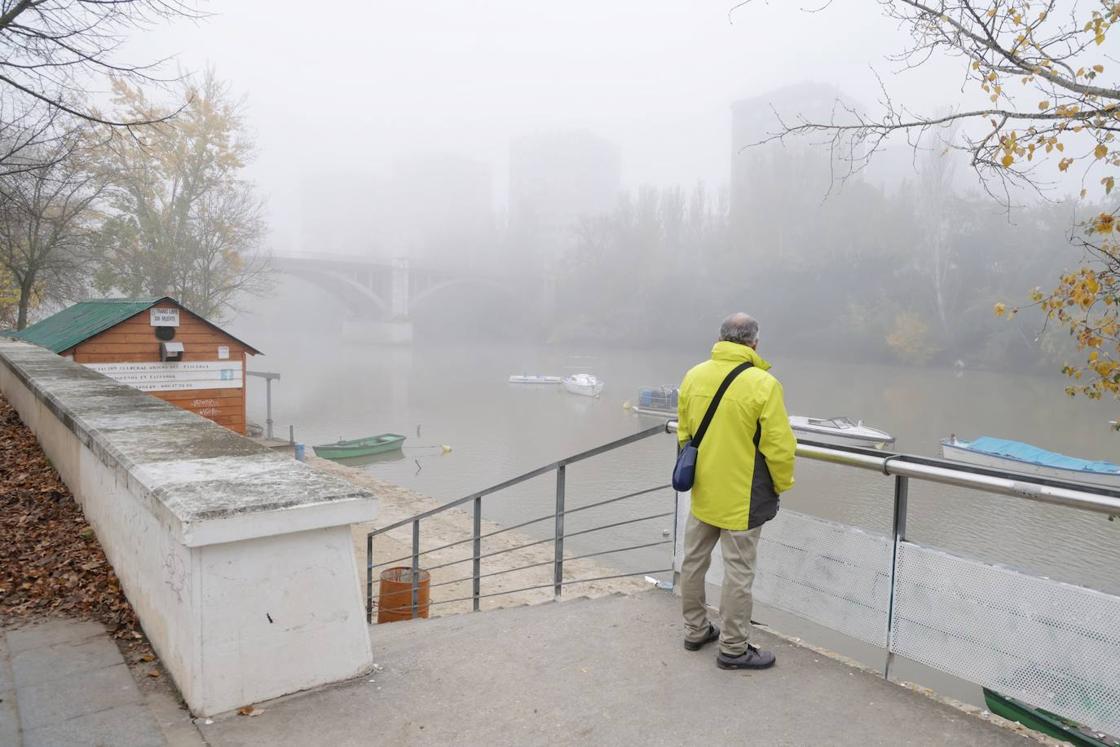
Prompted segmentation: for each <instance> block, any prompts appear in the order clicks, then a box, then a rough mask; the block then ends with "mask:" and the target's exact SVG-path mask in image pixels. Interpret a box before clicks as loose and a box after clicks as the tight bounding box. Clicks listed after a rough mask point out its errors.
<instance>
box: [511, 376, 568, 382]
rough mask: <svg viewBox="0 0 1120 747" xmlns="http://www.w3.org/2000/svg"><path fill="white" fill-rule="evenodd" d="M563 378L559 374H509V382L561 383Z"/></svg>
mask: <svg viewBox="0 0 1120 747" xmlns="http://www.w3.org/2000/svg"><path fill="white" fill-rule="evenodd" d="M563 382H564V380H563V379H562V378H560V377H559V376H534V375H531V374H522V375H520V376H510V377H509V383H511V384H562V383H563Z"/></svg>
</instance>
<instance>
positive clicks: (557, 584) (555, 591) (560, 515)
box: [552, 464, 567, 601]
mask: <svg viewBox="0 0 1120 747" xmlns="http://www.w3.org/2000/svg"><path fill="white" fill-rule="evenodd" d="M566 470H567V467H565V466H564V465H563V464H561V465H560V466H559V467H557V468H556V534H555V537H554V539H553V547H554V549H555V557H554V559H553V562H552V595H553V597H554V598H555V599H556V601H560V591H561V589H562V588H563V585H564V476H565V472H566Z"/></svg>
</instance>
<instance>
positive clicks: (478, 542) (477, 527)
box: [471, 495, 482, 612]
mask: <svg viewBox="0 0 1120 747" xmlns="http://www.w3.org/2000/svg"><path fill="white" fill-rule="evenodd" d="M471 548H472V552H473V553H474V561H473V566H474V567H473V573H474V588H473V590H472V591H473V595H474V600H473V605H474V611H475V612H478V599H479V595H480V593H481V591H482V578H481V575H482V496H481V495H480V496H479V497H477V498H475V499H474V542H473V543H472V545H471Z"/></svg>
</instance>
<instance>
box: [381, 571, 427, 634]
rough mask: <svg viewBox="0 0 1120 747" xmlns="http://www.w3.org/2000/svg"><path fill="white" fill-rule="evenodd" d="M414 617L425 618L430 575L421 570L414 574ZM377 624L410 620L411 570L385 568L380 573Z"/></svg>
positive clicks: (411, 616) (411, 615)
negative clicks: (415, 576)
mask: <svg viewBox="0 0 1120 747" xmlns="http://www.w3.org/2000/svg"><path fill="white" fill-rule="evenodd" d="M416 575H417V578H416V615H415V616H416V617H425V618H426V617H427V616H428V606H429V598H430V597H429V594H430V592H431V589H430V586H431V581H432V577H431V575H430V574H429V573H428V572H427V571H425V570H423V569H421V570H419V571H417V572H416ZM377 594H378V596H377V622H378V624H380V623H388V622H397V621H399V620H411V619H412V618H413V614H412V569H411V568H406V567H396V568H386V569H385V570H383V571H382V572H381V585H380V587H379V589H378V592H377Z"/></svg>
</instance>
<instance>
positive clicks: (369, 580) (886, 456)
mask: <svg viewBox="0 0 1120 747" xmlns="http://www.w3.org/2000/svg"><path fill="white" fill-rule="evenodd" d="M676 430H677V422H676V421H675V420H666V421H665V422H664V423H662V424H660V425H656V426H651V427H649V428H645V429H643V430H641V431H638V432H637V433H634V434H631V435H629V436H626V437H624V438H620V439H616V440H614V441H610V442H608V443H605V444H602V445H600V446H596V447H594V448H592V449H588V450H586V451H582V452H579V453H578V454H573V455H572V456H569V457H566V458H564V459H560V460H558V461H556V462H553V463H551V464H548V465H544V466H541V467H538V468H536V469H533V470H530V471H528V472H525V473H522V474H520V475H518V476H516V477H512V478H510V479H508V480H504V481H502V482H500V483H497V484H495V485H492V486H490V487H488V488H484V489H482V490H479V491H476V492H474V493H471V494H470V495H467V496H464V497H462V498H459V499H456V500H454V501H451V502H449V503H445V504H443V505H442V506H438V507H436V508H434V509H431V510H429V511H425V512H423V513H420V514H417V515H416V516H413V517H411V518H407V519H402V520H401V521H398V522H395V523H393V524H390V525H389V526H386V527H383V528H381V529H375V530H373V531H372V532H369V533H368V534H367V535H366V615H367V619H368V620H369V621H370V622H372V619H373V600H374V598H375V597H374V594H373V571H374V569H375V568H378V567H380V566H383V565H387V564H389V563H395V562H400V561H403V560H408V559H411V561H412V571H413V573H412V574H411V577H412V604H411V608H412V614H413V615H414V616H415V614H416V612H417V609H418V607H419V604H418V603H419V599H418V578H419V570H420V564H419V560H420V556H422V555H427V554H430V553H433V552H437V551H439V550H442V549H446V548H448V547H453V546H457V545H462V544H466V543H467V542H470V543H472V551H471V554H470V555H469V556H467V557H465V558H463V559H461V560H456V561H451V562H446V563H442V564H440V565H436V566H432V567H431V569H429V570H435V569H439V568H444V567H448V566H454V565H458V564H460V563H466V562H468V561H471V562H472V563H473V569H472V573H471V575H470V576H468V577H464V578H462V579H459V580H458V581H459V582H461V581H466V580H471V581H473V594H472V595H471V596H470V597H464V599H471V600H473V602H474V610H475V611H477V610H478V609H479V600H480V599H482V598H483V597H488V596H496V595H497V594H482V593H481V588H480V582H481V579H482V578H486V577H490V576H493V575H498V574H495V573H488V574H483V573H482V572H481V561H482V560H483V559H484V558H487V557H492V556H495V555H501V554H503V553H507V552H512V551H513V550H520V549H524V548H526V547H532V546H536V545H541V544H544V543H546V542H550V541H551V542H552V543H553V547H554V558H553V560H552V561H551V562H552V564H553V569H554V570H553V583H552V584H551V586H552V587H553V590H554V593H555V597H556V598H557V599H558V598H559V597H560V595H561V591H562V589H563V587H564V586H565V585H566V584H569V583H577V582H575V581H565V580H564V577H563V565H564V562H565V560H575V559H578V558H565V557H564V539H565V538H566V537H574V536H578V535H583V534H588V533H590V532H595V531H600V530H602V529H610V528H612V527H617V526H622V525H625V524H631V523H636V522H639V521H646V520H649V519H653V518H661V517H663V516H669V515H673V513H675V511H674V512H666V513H663V514H654V515H652V516H643V517H640V518H637V519H630V520H626V521H620V522H615V523H612V524H606V525H603V526H599V527H595V528H592V529H585V530H582V531H579V532H571V533H568V534H565V531H564V517H565V515H566V514H570V513H575V512H576V511H582V510H586V509H588V508H594V507H596V506H599V505H603V504H606V503H613V502H616V501H619V500H624V499H627V498H632V497H636V496H639V495H643V494H647V493H651V492H654V491H657V490H662V489H665V488H667V487H669V486H659V487H656V488H650V489H646V490H640V491H636V492H634V493H630V494H627V495H623V496H618V497H614V498H609V499H607V500H604V501H599V502H597V503H594V504H590V505H588V506H583V507H580V508H576V509H569V510H567V511H566V510H565V495H566V489H565V481H566V469H567V466H568V465H570V464H574V463H577V462H580V461H583V460H585V459H590V458H591V457H594V456H598V455H600V454H604V453H607V452H610V451H613V450H615V449H618V448H621V447H624V446H628V445H630V444H633V443H636V442H638V441H642V440H645V439H647V438H650V437H652V436H655V435H658V434H661V433H674V432H676ZM796 454H797V456H799V457H802V458H805V459H813V460H816V461H822V462H828V463H832V464H840V465H845V466H849V467H856V468H859V469H865V470H869V471H875V472H880V473H881V474H883V475H886V476H889V477H894V481H895V486H894V507H893V512H892V524H893V535H894V549H893V552H892V558H891V578H892V586H891V595H892V600H891V605H892V607H893V593H894V584H893V578H894V573H895V565H896V563H897V557H898V546H899V544H900V543H901V542H902V541H904V540H905V535H906V515H907V501H908V495H909V480H910V479H911V478H915V479H919V480H925V481H928V482H935V483H940V484H944V485H954V486H957V487H964V488H970V489H974V490H981V491H984V492H988V493H997V494H1001V495H1008V496H1012V497H1015V498H1023V499H1026V500H1030V501H1035V502H1039V503H1049V504H1053V505H1059V506H1065V507H1068V508H1076V509H1081V510H1085V511H1093V512H1096V513H1103V514H1105V515H1107V516H1108V517H1109V518H1110V519H1113V518H1115V517H1118V516H1120V490H1111V489H1109V488H1105V487H1097V486H1089V485H1082V484H1078V483H1074V482H1068V481H1063V480H1056V479H1052V478H1047V477H1038V476H1034V475H1026V474H1021V473H1015V472H1007V471H1004V470H999V469H993V468H988V467H977V466H973V465H965V464H961V463H959V462H952V461H949V460H946V459H934V458H929V457H921V456H917V455H912V454H901V453H895V452H884V451H879V450H875V449H869V448H860V447H852V446H840V445H833V444H827V443H822V442H817V441H811V440H801V439H799V440H798V443H797V448H796ZM550 472H554V473H555V474H556V510H555V511H554V512H553V513H551V514H548V515H546V516H542V517H538V518H536V519H532V520H529V521H527V522H523V523H521V524H518V525H516V526H515V527H506V528H503V529H499V530H496V531H493V532H489V533H487V534H483V533H482V500H483V498H485V497H486V496H488V495H491V494H493V493H497V492H499V491H501V490H504V489H506V488H509V487H513V486H515V485H518V484H520V483H523V482H526V481H528V480H531V479H533V478H535V477H540V476H542V475H546V474H548V473H550ZM675 496H676V494H675V493H674V503H675V501H676V498H675ZM468 502H473V504H474V516H473V519H474V521H473V531H472V534H471V537H470V538H468V539H464V540H459V541H457V542H452V543H448V544H445V545H442V546H440V547H437V548H434V549H431V550H424V551H421V549H420V522H421V521H422V520H424V519H427V518H429V517H432V516H435V515H437V514H440V513H442V512H444V511H447V510H450V509H452V508H456V507H458V506H462V505H464V504H466V503H468ZM548 519H554V520H555V530H554V533H553V536H552V537H551V538H547V539H542V540H537V541H533V542H529V543H526V544H522V545H518V546H515V547H513V548H507V549H504V550H499V551H495V552H491V553H487V554H483V553H482V547H481V542H482V539H483V538H484V537H488V536H492V535H494V534H500V533H502V532H504V531H509V530H511V529H515V528H519V527H523V526H527V525H529V524H535V523H538V522H541V521H547V520H548ZM410 524H411V526H412V553H411V554H410V555H406V556H403V557H401V558H398V559H396V560H393V561H386V562H384V563H379V564H377V565H374V563H373V538H374V537H376V536H377V535H380V534H384V533H386V532H389V531H392V530H394V529H399V528H400V527H403V526H407V525H410ZM676 524H677V522H674V542H673V544H674V552H675V549H676V541H675V539H676V538H675V533H676V531H677V527H676ZM627 549H633V548H627ZM611 552H614V551H611ZM603 554H605V553H603ZM547 564H548V562H547V561H546V562H541V563H534V564H531V565H529V566H524V567H521V568H514V569H511V570H510V572H512V571H516V570H525V568H529V567H539V566H541V565H547ZM650 573H653V571H650ZM629 575H641V574H629ZM447 583H451V582H447ZM437 585H444V584H442V583H441V584H437ZM547 586H549V584H544V585H541V586H534V587H530V588H533V589H538V588H547ZM526 590H528V589H518V590H513V591H506V592H500V593H501V594H514V593H517V592H518V591H526ZM454 601H463V600H454ZM443 603H446V601H441V602H438V604H443ZM430 604H436V603H430ZM888 668H889V660H888Z"/></svg>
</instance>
